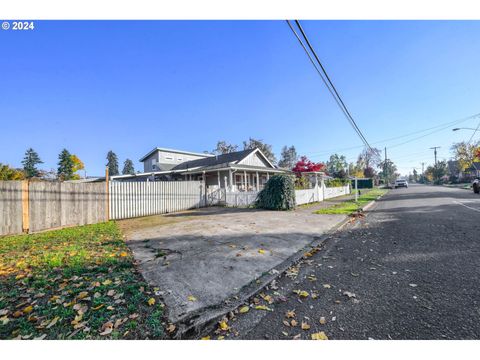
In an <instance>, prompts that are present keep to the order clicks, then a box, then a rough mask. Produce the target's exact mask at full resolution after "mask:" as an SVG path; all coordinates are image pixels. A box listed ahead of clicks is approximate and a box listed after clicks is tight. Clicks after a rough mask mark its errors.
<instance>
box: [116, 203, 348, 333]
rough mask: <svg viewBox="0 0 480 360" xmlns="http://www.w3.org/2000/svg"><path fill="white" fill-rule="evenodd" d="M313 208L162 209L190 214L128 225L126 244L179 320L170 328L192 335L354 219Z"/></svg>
mask: <svg viewBox="0 0 480 360" xmlns="http://www.w3.org/2000/svg"><path fill="white" fill-rule="evenodd" d="M338 200H339V199H333V202H330V203H331V204H332V203H334V202H335V201H338ZM320 206H322V205H320ZM313 209H314V208H313V207H312V208H309V209H300V210H296V211H265V210H258V209H232V208H220V207H216V208H215V207H211V208H203V209H199V210H192V211H188V212H184V213H178V214H170V215H166V216H164V217H163V218H166V217H168V218H187V219H188V220H183V221H181V222H178V221H177V222H173V223H166V224H163V225H155V226H147V227H144V226H141V227H137V228H129V231H128V232H127V234H126V235H127V239H128V240H127V245H128V246H129V247H130V248H131V249H132V250H133V254H134V257H135V260H136V261H137V263H138V267H139V270H140V272H141V273H142V275H143V276H144V278H145V279H146V281H147V282H148V283H149V284H150V285H151V286H152V287H154V288H158V289H157V293H158V294H159V295H160V296H162V298H163V301H164V303H165V304H166V316H167V319H168V322H169V323H170V324H174V325H175V328H176V330H175V332H172V333H171V334H170V335H172V336H174V337H176V338H180V337H184V336H191V334H192V333H196V332H198V331H199V330H200V329H201V328H202V327H203V326H204V325H205V324H206V323H210V322H211V321H212V320H215V319H217V318H218V317H221V316H223V315H224V314H226V313H228V312H229V311H232V310H234V309H236V308H237V307H238V306H240V305H241V304H242V303H243V301H245V300H246V299H248V298H249V297H250V296H252V295H253V294H255V293H256V292H258V291H259V290H261V289H262V288H263V287H264V286H265V285H266V284H267V283H269V282H271V281H272V280H273V279H275V278H276V277H277V276H278V275H279V274H280V273H282V272H283V271H285V270H286V269H287V268H288V267H290V266H291V264H292V263H293V262H295V261H297V260H298V259H299V258H300V257H302V256H303V254H304V253H305V252H306V251H310V250H311V249H312V247H315V246H319V245H320V244H321V243H322V242H323V241H324V239H325V237H326V236H327V234H329V233H330V232H331V231H332V230H334V229H336V228H337V227H338V226H339V225H341V224H343V222H344V221H346V220H347V219H348V217H347V216H346V215H317V214H313V211H312V210H313ZM126 222H128V221H126ZM120 223H121V222H120ZM121 226H123V225H121Z"/></svg>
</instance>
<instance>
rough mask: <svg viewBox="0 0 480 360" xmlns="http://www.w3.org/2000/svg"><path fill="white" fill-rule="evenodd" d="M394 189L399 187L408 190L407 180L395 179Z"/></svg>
mask: <svg viewBox="0 0 480 360" xmlns="http://www.w3.org/2000/svg"><path fill="white" fill-rule="evenodd" d="M394 187H395V189H397V188H399V187H405V188H408V182H407V180H403V179H397V180H395V185H394Z"/></svg>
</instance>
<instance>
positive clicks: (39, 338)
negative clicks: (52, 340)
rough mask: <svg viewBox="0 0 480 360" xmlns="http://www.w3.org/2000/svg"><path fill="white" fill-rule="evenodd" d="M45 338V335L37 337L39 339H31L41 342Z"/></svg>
mask: <svg viewBox="0 0 480 360" xmlns="http://www.w3.org/2000/svg"><path fill="white" fill-rule="evenodd" d="M46 337H47V334H43V335H41V336H39V337H35V338H33V340H43V339H45V338H46Z"/></svg>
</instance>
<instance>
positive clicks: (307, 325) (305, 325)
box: [301, 321, 310, 330]
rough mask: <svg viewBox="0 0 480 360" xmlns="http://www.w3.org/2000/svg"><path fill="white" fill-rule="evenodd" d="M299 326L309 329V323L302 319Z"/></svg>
mask: <svg viewBox="0 0 480 360" xmlns="http://www.w3.org/2000/svg"><path fill="white" fill-rule="evenodd" d="M301 328H302V330H308V329H310V325H309V324H308V323H306V322H304V321H302V325H301Z"/></svg>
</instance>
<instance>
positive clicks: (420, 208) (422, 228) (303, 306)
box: [212, 185, 480, 339]
mask: <svg viewBox="0 0 480 360" xmlns="http://www.w3.org/2000/svg"><path fill="white" fill-rule="evenodd" d="M290 275H291V276H290V277H288V276H285V275H282V276H281V277H280V278H279V279H277V281H276V283H275V284H274V285H273V287H270V288H269V289H268V290H267V291H265V292H264V294H265V295H270V296H272V298H273V299H274V302H273V303H272V304H269V305H268V307H269V308H271V309H272V310H273V311H264V310H255V308H254V307H251V310H250V311H249V312H248V313H246V314H236V315H235V316H234V317H233V319H230V320H229V322H228V324H229V326H230V329H229V330H228V332H220V333H218V332H217V334H213V333H212V338H215V336H218V335H219V334H220V335H225V336H226V337H227V338H236V339H239V338H240V339H292V338H300V339H309V338H310V337H311V334H312V333H316V332H319V331H324V332H325V333H326V335H327V336H328V337H329V339H479V338H480V196H478V195H475V194H473V192H472V191H467V190H461V189H450V188H445V187H439V186H438V187H433V186H423V185H417V186H410V188H408V189H397V190H391V191H390V192H389V193H388V194H387V195H386V196H384V197H383V198H382V199H381V200H379V201H378V203H377V205H376V206H375V207H374V208H373V210H372V211H371V212H369V213H368V215H367V216H366V217H365V218H363V219H361V220H358V221H356V222H355V223H353V224H351V225H349V226H347V227H345V228H344V229H343V230H341V231H339V232H337V233H336V234H334V235H333V236H332V237H331V238H330V239H328V240H327V242H326V244H325V247H324V248H323V249H322V250H320V251H318V252H317V253H315V254H314V255H313V256H312V257H308V258H306V259H305V260H304V261H303V262H302V263H301V264H300V266H299V271H298V275H297V276H296V277H295V272H293V274H290ZM324 285H329V287H328V286H326V287H325V286H324ZM293 290H302V291H303V290H304V291H306V292H308V293H309V296H308V297H307V298H301V297H300V296H299V295H297V294H296V293H294V292H293ZM313 293H318V297H317V298H316V299H313V298H312V296H311V295H312V294H313ZM349 295H350V296H349ZM256 302H257V303H260V304H265V303H266V302H265V301H264V300H263V299H261V298H260V297H259V296H257V299H256ZM291 310H294V312H295V317H294V319H295V320H296V321H297V322H298V325H296V326H294V327H292V326H287V325H285V324H284V321H288V322H290V323H291V320H292V318H289V319H287V318H286V316H285V314H286V312H287V311H291ZM321 317H324V318H325V321H326V322H325V324H321V323H320V318H321ZM302 321H303V322H305V323H306V324H308V325H310V329H307V330H302V329H301V328H300V324H301V322H302Z"/></svg>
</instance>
